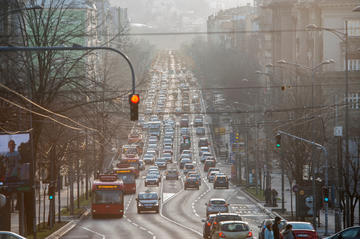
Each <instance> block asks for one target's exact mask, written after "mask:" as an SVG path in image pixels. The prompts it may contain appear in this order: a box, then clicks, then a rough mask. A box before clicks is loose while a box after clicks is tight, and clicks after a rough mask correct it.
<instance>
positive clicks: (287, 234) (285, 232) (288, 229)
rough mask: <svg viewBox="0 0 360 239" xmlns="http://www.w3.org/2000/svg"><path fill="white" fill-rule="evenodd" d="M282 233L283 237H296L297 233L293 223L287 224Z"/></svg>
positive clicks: (289, 238) (290, 238)
mask: <svg viewBox="0 0 360 239" xmlns="http://www.w3.org/2000/svg"><path fill="white" fill-rule="evenodd" d="M281 234H282V236H283V239H295V233H294V232H293V230H292V225H291V224H287V225H286V227H285V229H284V230H283V231H282V232H281Z"/></svg>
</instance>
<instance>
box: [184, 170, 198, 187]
mask: <svg viewBox="0 0 360 239" xmlns="http://www.w3.org/2000/svg"><path fill="white" fill-rule="evenodd" d="M186 177H196V178H197V180H198V181H199V185H201V175H200V174H199V173H198V172H196V171H190V172H188V174H187V175H186Z"/></svg>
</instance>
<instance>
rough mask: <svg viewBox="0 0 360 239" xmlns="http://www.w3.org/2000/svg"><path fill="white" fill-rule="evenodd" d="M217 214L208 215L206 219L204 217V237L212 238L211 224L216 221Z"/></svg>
mask: <svg viewBox="0 0 360 239" xmlns="http://www.w3.org/2000/svg"><path fill="white" fill-rule="evenodd" d="M215 217H216V214H210V215H208V216H207V217H206V219H202V220H201V221H202V222H204V227H203V238H210V226H211V224H212V222H213V221H214V218H215Z"/></svg>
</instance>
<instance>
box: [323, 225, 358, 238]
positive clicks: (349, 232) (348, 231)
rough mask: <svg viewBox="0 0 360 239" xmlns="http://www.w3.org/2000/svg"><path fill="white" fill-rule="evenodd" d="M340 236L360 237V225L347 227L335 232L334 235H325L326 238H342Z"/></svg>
mask: <svg viewBox="0 0 360 239" xmlns="http://www.w3.org/2000/svg"><path fill="white" fill-rule="evenodd" d="M340 238H344V239H358V238H360V226H356V227H348V228H345V229H344V230H342V231H340V232H338V233H335V234H334V235H332V236H329V237H325V238H324V239H340Z"/></svg>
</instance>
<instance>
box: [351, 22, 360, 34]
mask: <svg viewBox="0 0 360 239" xmlns="http://www.w3.org/2000/svg"><path fill="white" fill-rule="evenodd" d="M348 33H349V36H360V20H349V21H348Z"/></svg>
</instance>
